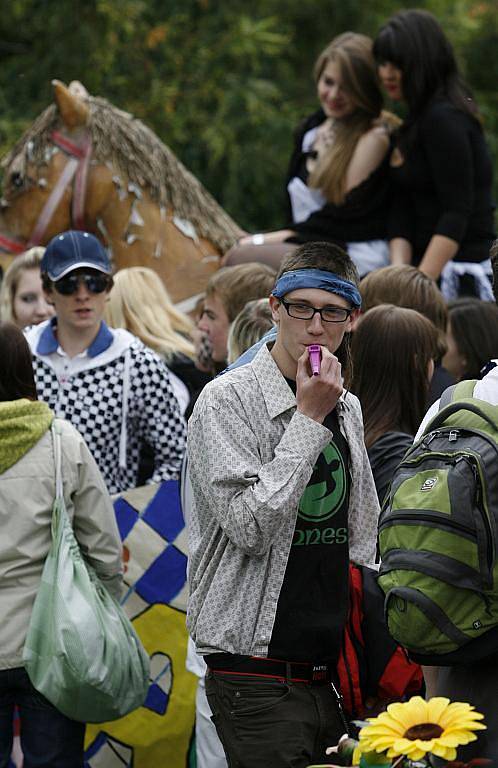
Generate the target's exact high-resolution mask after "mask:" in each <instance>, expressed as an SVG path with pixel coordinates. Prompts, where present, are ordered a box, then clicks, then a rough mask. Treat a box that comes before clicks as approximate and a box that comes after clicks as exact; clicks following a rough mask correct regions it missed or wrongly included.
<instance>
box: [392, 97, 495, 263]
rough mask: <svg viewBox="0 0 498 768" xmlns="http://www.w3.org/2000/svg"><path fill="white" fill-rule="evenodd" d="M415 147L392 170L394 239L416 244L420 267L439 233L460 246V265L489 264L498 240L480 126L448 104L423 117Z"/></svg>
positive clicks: (489, 169)
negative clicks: (401, 162) (492, 246)
mask: <svg viewBox="0 0 498 768" xmlns="http://www.w3.org/2000/svg"><path fill="white" fill-rule="evenodd" d="M416 128H417V133H416V138H415V140H414V144H413V146H412V148H411V149H410V150H409V151H408V153H407V156H406V157H405V159H404V162H403V164H402V165H400V166H399V167H396V168H393V167H391V168H390V176H391V180H392V187H393V197H392V206H391V211H390V215H389V238H390V239H392V238H394V237H403V238H405V239H407V240H409V241H410V242H411V244H412V246H413V259H412V263H413V264H414V265H417V264H419V263H420V261H421V259H422V256H423V255H424V252H425V250H426V248H427V246H428V244H429V241H430V239H431V237H432V236H433V235H445V236H446V237H449V238H451V239H452V240H456V241H457V242H458V243H460V248H459V250H458V253H457V254H456V256H455V257H454V260H455V261H473V262H476V261H483V260H485V259H487V258H488V257H489V249H490V246H491V243H492V241H493V240H494V237H495V234H494V222H493V210H494V205H493V201H492V196H491V195H492V193H491V186H492V177H493V168H492V164H491V158H490V155H489V151H488V147H487V145H486V141H485V139H484V135H483V132H482V130H481V127H480V125H479V123H478V122H477V121H476V120H474V119H473V118H472V117H471V116H470V115H467V114H465V113H464V112H461V111H460V110H458V109H456V108H455V107H453V106H452V105H451V104H450V103H449V102H447V101H437V102H434V103H432V104H430V105H429V106H428V107H427V109H426V111H425V112H424V114H423V115H422V116H421V117H420V118H419V120H418V124H417V126H416Z"/></svg>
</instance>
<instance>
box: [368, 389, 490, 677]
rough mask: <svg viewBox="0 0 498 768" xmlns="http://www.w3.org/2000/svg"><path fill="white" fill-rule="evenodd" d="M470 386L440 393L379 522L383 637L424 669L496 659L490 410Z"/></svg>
mask: <svg viewBox="0 0 498 768" xmlns="http://www.w3.org/2000/svg"><path fill="white" fill-rule="evenodd" d="M475 383H476V382H475V381H465V382H461V383H460V384H457V385H456V386H454V387H450V388H449V389H448V390H446V392H444V393H443V396H442V398H441V403H440V408H439V412H438V413H437V415H436V416H435V417H434V418H433V419H432V420H431V421H430V422H429V423H428V424H427V426H426V428H425V431H424V432H423V434H422V436H421V438H420V439H419V440H418V441H417V442H416V443H415V444H414V445H413V446H412V448H410V450H409V451H408V452H407V453H406V455H405V457H404V458H403V461H402V462H401V464H400V465H399V466H398V468H397V469H396V472H395V474H394V477H393V480H392V483H391V487H390V490H389V493H388V495H387V496H386V499H385V501H384V504H383V507H382V511H381V514H380V518H379V553H380V556H381V560H382V564H381V566H380V570H379V576H378V582H379V584H380V586H381V588H382V590H383V591H384V593H385V596H386V597H385V613H386V621H387V625H388V628H389V632H390V633H391V635H392V636H393V638H394V639H395V640H396V642H398V643H399V644H400V645H402V646H404V647H405V648H406V649H407V650H408V651H409V653H410V656H411V657H412V658H413V659H414V660H416V661H418V662H420V663H425V664H429V665H430V664H435V665H443V666H444V665H452V664H457V663H468V662H472V661H476V660H477V659H480V658H484V657H486V656H488V655H489V654H492V653H494V652H496V651H497V650H498V559H497V544H498V536H497V528H498V406H494V405H490V404H489V403H487V402H485V401H484V400H479V399H476V398H473V397H472V395H473V391H474V386H475Z"/></svg>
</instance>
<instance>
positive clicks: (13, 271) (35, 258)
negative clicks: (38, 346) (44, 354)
mask: <svg viewBox="0 0 498 768" xmlns="http://www.w3.org/2000/svg"><path fill="white" fill-rule="evenodd" d="M44 253H45V248H42V247H41V246H35V247H34V248H30V249H29V250H28V251H25V252H24V253H21V254H19V256H17V257H16V258H15V259H14V261H13V262H12V264H11V265H10V267H9V268H8V269H7V271H6V272H5V275H4V277H3V280H2V287H1V289H0V318H1V319H2V320H3V321H4V322H8V323H15V325H17V327H18V328H26V327H28V326H30V325H38V324H39V323H42V322H43V321H44V320H48V318H49V317H52V315H53V314H54V309H53V307H52V306H51V305H50V304H49V303H48V302H47V299H46V296H45V295H44V293H43V288H42V281H41V276H40V264H41V260H42V258H43V254H44Z"/></svg>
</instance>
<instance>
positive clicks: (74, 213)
mask: <svg viewBox="0 0 498 768" xmlns="http://www.w3.org/2000/svg"><path fill="white" fill-rule="evenodd" d="M50 139H51V141H52V143H53V144H54V145H55V146H56V147H58V148H59V149H62V151H63V152H65V154H66V155H69V159H68V161H67V163H66V165H65V166H64V170H63V171H62V173H61V175H60V176H59V178H58V180H57V183H56V185H55V187H54V188H53V190H52V192H51V193H50V196H49V198H48V200H47V202H46V203H45V205H44V206H43V208H42V210H41V213H40V215H39V217H38V220H37V222H36V224H35V226H34V229H33V231H32V233H31V236H30V237H29V239H28V241H27V242H26V241H25V242H21V241H19V240H14V239H11V238H9V237H5V236H4V235H2V234H0V250H2V251H7V253H15V254H16V255H17V254H19V253H22V252H23V251H26V250H27V249H28V248H32V247H33V246H35V245H40V243H41V241H42V240H43V236H44V234H45V232H46V229H47V227H48V225H49V223H50V221H51V219H52V216H53V215H54V213H55V211H56V209H57V206H58V205H59V203H60V201H61V199H62V196H63V194H64V192H65V191H66V189H67V187H68V186H69V184H70V183H71V182H72V181H73V179H74V181H73V197H72V201H71V226H72V229H80V230H82V229H85V195H86V186H87V181H88V167H89V165H90V157H91V154H92V140H91V138H90V136H89V135H88V134H86V133H85V135H84V137H83V139H82V141H81V143H80V144H76V143H75V142H73V141H71V140H70V139H68V138H67V137H66V136H63V134H62V133H60V132H59V131H52V133H51V134H50Z"/></svg>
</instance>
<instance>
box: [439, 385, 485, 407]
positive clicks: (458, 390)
mask: <svg viewBox="0 0 498 768" xmlns="http://www.w3.org/2000/svg"><path fill="white" fill-rule="evenodd" d="M476 383H477V379H468V381H459V382H458V384H453V385H452V386H451V387H448V388H447V389H445V390H444V392H443V394H442V395H441V398H440V400H439V410H440V411H442V410H443V408H446V406H447V405H449V404H450V403H453V402H454V401H455V400H461V399H462V398H464V397H473V396H474V387H475V385H476Z"/></svg>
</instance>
